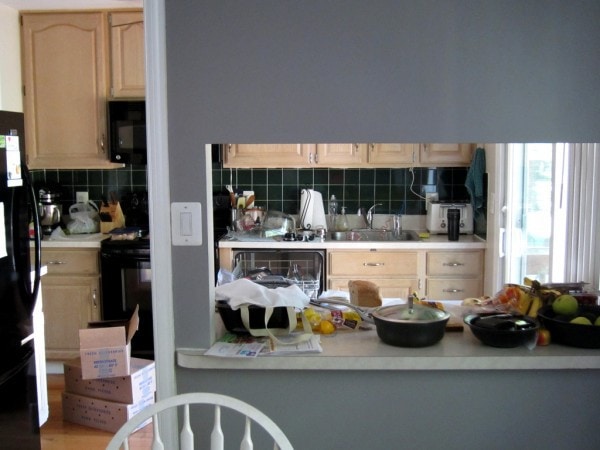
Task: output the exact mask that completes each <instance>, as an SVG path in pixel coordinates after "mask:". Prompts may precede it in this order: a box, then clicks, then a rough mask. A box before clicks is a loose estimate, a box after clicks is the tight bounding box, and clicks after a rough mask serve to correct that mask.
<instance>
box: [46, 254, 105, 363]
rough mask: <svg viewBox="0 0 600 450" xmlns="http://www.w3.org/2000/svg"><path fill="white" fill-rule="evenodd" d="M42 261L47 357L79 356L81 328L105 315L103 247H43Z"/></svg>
mask: <svg viewBox="0 0 600 450" xmlns="http://www.w3.org/2000/svg"><path fill="white" fill-rule="evenodd" d="M42 265H45V266H46V267H47V268H48V274H47V275H46V276H44V278H43V279H42V298H43V299H44V322H45V339H46V357H47V358H48V359H60V360H64V359H70V358H75V357H77V356H79V330H80V329H81V328H87V326H88V322H91V321H95V320H100V319H101V317H102V311H101V298H100V295H101V292H100V264H99V251H98V249H63V248H61V249H47V248H42Z"/></svg>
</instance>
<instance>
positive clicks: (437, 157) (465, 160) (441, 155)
mask: <svg viewBox="0 0 600 450" xmlns="http://www.w3.org/2000/svg"><path fill="white" fill-rule="evenodd" d="M473 150H474V148H473V144H421V147H420V151H419V163H420V165H422V166H426V165H429V164H444V165H446V166H468V165H469V164H470V163H471V158H472V156H473Z"/></svg>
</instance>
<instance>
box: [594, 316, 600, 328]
mask: <svg viewBox="0 0 600 450" xmlns="http://www.w3.org/2000/svg"><path fill="white" fill-rule="evenodd" d="M594 325H596V326H598V327H600V316H598V317H597V318H596V320H595V321H594Z"/></svg>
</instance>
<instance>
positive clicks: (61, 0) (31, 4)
mask: <svg viewBox="0 0 600 450" xmlns="http://www.w3.org/2000/svg"><path fill="white" fill-rule="evenodd" d="M143 4H144V2H143V0H0V5H5V6H8V7H9V8H13V9H16V10H19V11H24V10H50V9H118V8H141V7H142V6H143Z"/></svg>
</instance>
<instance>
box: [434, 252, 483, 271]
mask: <svg viewBox="0 0 600 450" xmlns="http://www.w3.org/2000/svg"><path fill="white" fill-rule="evenodd" d="M427 275H428V276H450V277H473V276H475V277H480V276H482V275H483V252H482V251H471V252H468V251H453V252H452V251H441V252H436V251H430V252H428V253H427Z"/></svg>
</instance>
